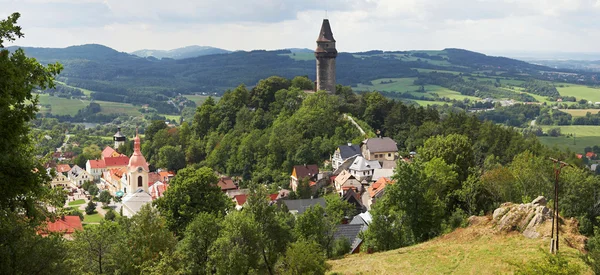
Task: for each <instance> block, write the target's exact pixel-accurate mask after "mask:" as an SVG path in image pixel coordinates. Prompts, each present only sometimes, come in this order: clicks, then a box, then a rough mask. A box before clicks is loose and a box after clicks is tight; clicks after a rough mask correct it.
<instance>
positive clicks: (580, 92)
mask: <svg viewBox="0 0 600 275" xmlns="http://www.w3.org/2000/svg"><path fill="white" fill-rule="evenodd" d="M555 85H557V86H558V85H563V86H564V87H556V89H557V90H558V92H559V93H560V95H562V96H574V97H575V98H577V100H581V99H586V100H588V101H592V102H600V88H590V87H587V86H583V85H575V84H569V83H555Z"/></svg>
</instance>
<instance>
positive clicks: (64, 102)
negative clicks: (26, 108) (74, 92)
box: [38, 94, 88, 115]
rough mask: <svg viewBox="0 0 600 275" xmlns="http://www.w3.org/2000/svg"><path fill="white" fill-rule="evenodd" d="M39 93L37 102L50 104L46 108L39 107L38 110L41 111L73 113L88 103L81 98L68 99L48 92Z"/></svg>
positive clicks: (60, 113) (59, 113)
mask: <svg viewBox="0 0 600 275" xmlns="http://www.w3.org/2000/svg"><path fill="white" fill-rule="evenodd" d="M38 95H39V99H40V101H39V104H41V105H48V104H50V106H51V108H50V109H48V108H46V107H42V108H40V112H42V113H48V112H49V113H52V114H55V115H75V114H77V111H78V110H80V109H83V108H84V107H85V106H87V105H88V102H87V101H85V100H81V99H68V98H62V97H56V96H50V95H49V94H38Z"/></svg>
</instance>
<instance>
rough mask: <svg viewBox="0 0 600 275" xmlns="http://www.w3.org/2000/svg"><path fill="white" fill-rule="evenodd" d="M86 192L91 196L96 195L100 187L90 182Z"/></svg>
mask: <svg viewBox="0 0 600 275" xmlns="http://www.w3.org/2000/svg"><path fill="white" fill-rule="evenodd" d="M87 191H88V193H90V195H92V196H96V195H98V192H99V191H100V189H99V188H98V186H96V184H92V185H90V187H88V190H87Z"/></svg>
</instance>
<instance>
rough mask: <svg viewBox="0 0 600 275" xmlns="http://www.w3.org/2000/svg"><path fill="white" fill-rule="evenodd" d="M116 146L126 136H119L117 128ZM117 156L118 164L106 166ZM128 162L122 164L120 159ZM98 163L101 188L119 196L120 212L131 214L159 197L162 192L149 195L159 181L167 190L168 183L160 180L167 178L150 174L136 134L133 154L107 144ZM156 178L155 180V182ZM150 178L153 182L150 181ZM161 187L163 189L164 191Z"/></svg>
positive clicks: (119, 144) (124, 139)
mask: <svg viewBox="0 0 600 275" xmlns="http://www.w3.org/2000/svg"><path fill="white" fill-rule="evenodd" d="M114 140H115V147H117V146H121V145H123V144H124V143H125V142H126V137H125V136H123V135H120V129H119V131H118V132H117V134H115V136H114ZM113 158H118V160H119V163H118V165H117V166H116V167H114V166H113V167H108V166H106V163H107V161H108V163H111V164H112V162H111V159H113ZM125 159H126V160H127V163H123V160H125ZM95 162H97V163H102V162H104V164H105V165H104V167H102V168H103V169H102V171H101V175H102V176H101V177H100V188H101V190H108V191H109V192H110V193H111V194H112V195H113V196H115V197H121V198H122V205H123V215H124V216H127V217H131V216H133V215H135V213H137V212H138V211H139V210H140V208H141V207H142V206H143V205H144V204H146V203H150V202H152V200H153V199H156V198H157V197H160V196H161V195H162V192H161V194H154V193H156V192H153V194H154V195H151V190H150V189H151V188H150V187H151V186H152V185H153V184H156V183H159V182H160V185H161V186H163V188H162V189H164V190H166V188H167V187H168V184H166V183H164V182H163V181H167V180H168V179H156V177H155V176H159V173H151V172H150V168H149V167H148V162H147V161H146V158H144V155H143V154H142V151H141V139H140V136H139V134H137V133H136V136H135V138H134V139H133V154H132V155H131V157H127V156H125V155H122V154H120V153H118V152H116V151H114V149H112V148H110V147H108V146H107V147H106V149H105V150H104V151H103V154H102V159H101V160H98V161H95ZM155 180H156V183H155V182H154V181H155ZM151 181H152V182H151ZM164 190H163V192H164Z"/></svg>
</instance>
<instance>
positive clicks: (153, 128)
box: [144, 120, 167, 141]
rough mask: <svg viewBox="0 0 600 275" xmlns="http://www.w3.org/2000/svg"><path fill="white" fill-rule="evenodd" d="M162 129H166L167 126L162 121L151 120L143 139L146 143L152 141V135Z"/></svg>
mask: <svg viewBox="0 0 600 275" xmlns="http://www.w3.org/2000/svg"><path fill="white" fill-rule="evenodd" d="M163 129H167V124H166V123H165V121H164V120H153V121H152V122H150V125H148V127H146V130H145V131H144V138H145V139H146V140H148V141H152V140H153V139H154V135H155V134H156V133H158V131H160V130H163Z"/></svg>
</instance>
